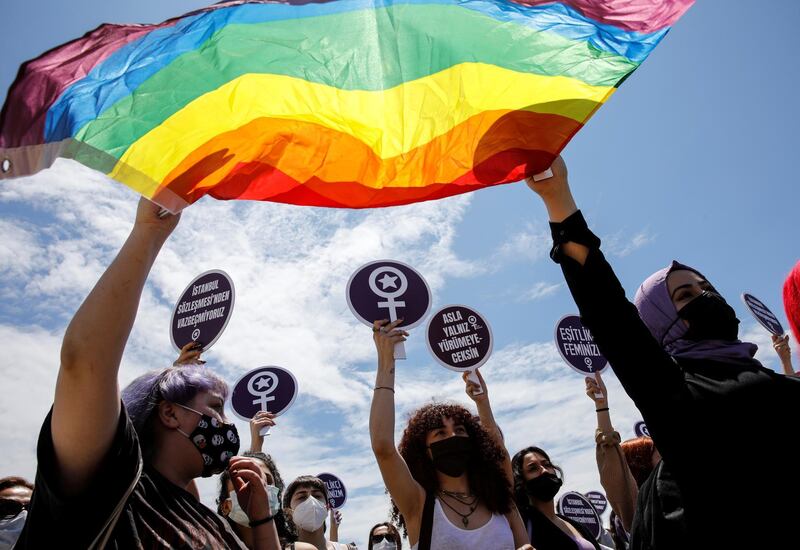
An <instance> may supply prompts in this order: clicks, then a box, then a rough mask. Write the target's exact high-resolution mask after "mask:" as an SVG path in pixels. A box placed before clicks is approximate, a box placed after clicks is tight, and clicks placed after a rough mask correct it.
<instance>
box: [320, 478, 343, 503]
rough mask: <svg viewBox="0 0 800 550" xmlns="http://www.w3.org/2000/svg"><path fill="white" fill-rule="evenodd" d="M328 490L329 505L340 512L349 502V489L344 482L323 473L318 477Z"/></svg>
mask: <svg viewBox="0 0 800 550" xmlns="http://www.w3.org/2000/svg"><path fill="white" fill-rule="evenodd" d="M317 477H318V478H320V479H321V480H322V482H323V483H324V484H325V487H327V488H328V503H329V504H330V505H331V508H333V509H334V510H338V509H339V508H341V507H342V506H344V503H345V502H347V489H346V488H345V486H344V483H342V480H341V479H339V478H338V477H336V476H335V475H333V474H328V473H324V472H323V473H321V474H319V475H317Z"/></svg>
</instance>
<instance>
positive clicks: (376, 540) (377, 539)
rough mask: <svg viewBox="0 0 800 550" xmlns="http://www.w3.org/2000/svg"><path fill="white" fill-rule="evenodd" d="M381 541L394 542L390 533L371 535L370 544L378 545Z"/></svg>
mask: <svg viewBox="0 0 800 550" xmlns="http://www.w3.org/2000/svg"><path fill="white" fill-rule="evenodd" d="M383 540H385V541H386V542H394V537H393V536H392V535H391V533H385V534H383V535H372V544H378V543H379V542H381V541H383Z"/></svg>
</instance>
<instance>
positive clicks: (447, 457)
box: [430, 435, 472, 477]
mask: <svg viewBox="0 0 800 550" xmlns="http://www.w3.org/2000/svg"><path fill="white" fill-rule="evenodd" d="M430 450H431V458H432V459H433V467H434V468H436V469H437V470H439V471H440V472H442V473H443V474H444V475H447V476H450V477H459V476H460V475H461V474H463V473H464V472H466V471H467V466H468V465H469V459H470V456H471V454H472V440H470V438H469V437H463V436H459V435H453V436H450V437H448V438H447V439H442V440H440V441H435V442H433V443H431V445H430Z"/></svg>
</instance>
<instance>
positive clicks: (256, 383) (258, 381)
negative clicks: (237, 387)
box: [247, 371, 278, 411]
mask: <svg viewBox="0 0 800 550" xmlns="http://www.w3.org/2000/svg"><path fill="white" fill-rule="evenodd" d="M276 389H278V375H277V374H275V373H273V372H268V371H267V372H258V373H256V374H255V375H253V376H252V377H251V378H250V381H249V382H248V383H247V391H248V392H250V395H252V396H253V397H255V398H256V399H254V400H253V405H259V406H260V407H261V410H262V411H266V410H267V403H269V402H270V401H275V397H267V396H268V395H269V394H271V393H272V392H274V391H275V390H276Z"/></svg>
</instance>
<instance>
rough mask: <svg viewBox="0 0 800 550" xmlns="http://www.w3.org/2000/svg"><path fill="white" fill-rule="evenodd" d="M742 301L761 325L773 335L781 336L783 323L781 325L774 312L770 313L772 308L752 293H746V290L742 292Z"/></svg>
mask: <svg viewBox="0 0 800 550" xmlns="http://www.w3.org/2000/svg"><path fill="white" fill-rule="evenodd" d="M742 301H743V302H744V305H746V306H747V309H749V310H750V313H752V314H753V317H755V318H756V321H758V322H759V323H760V324H761V326H762V327H764V328H765V329H767V330H768V331H769V332H770V333H772V334H774V335H775V336H783V325H781V322H780V321H778V318H777V317H776V316H775V314H774V313H772V310H770V309H769V308H768V307H767V306H765V305H764V302H762V301H761V300H759V299H758V298H756V297H755V296H753V295H752V294H748V293H747V292H745V293H744V294H742Z"/></svg>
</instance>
